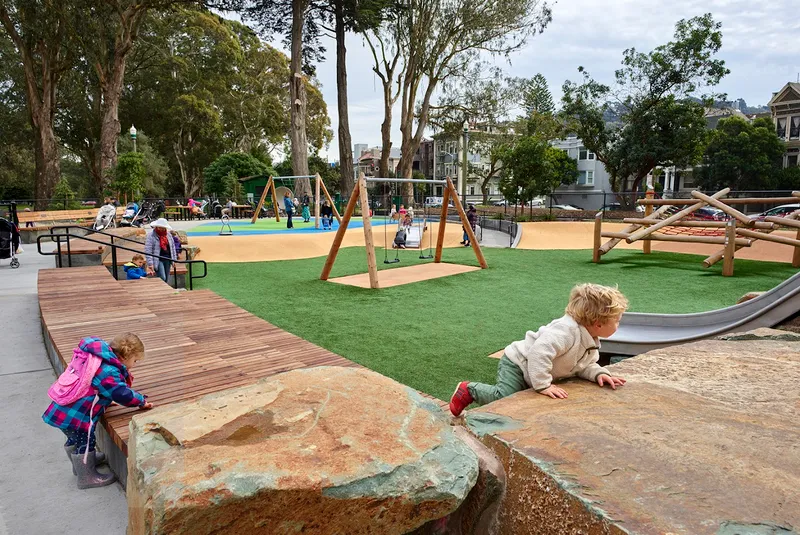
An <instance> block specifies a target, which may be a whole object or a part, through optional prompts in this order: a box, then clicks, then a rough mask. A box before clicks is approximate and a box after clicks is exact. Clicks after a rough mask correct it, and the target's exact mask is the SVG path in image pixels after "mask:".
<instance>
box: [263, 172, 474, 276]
mask: <svg viewBox="0 0 800 535" xmlns="http://www.w3.org/2000/svg"><path fill="white" fill-rule="evenodd" d="M370 182H395V183H412V184H438V185H441V186H444V200H443V202H442V212H441V216H440V219H439V228H438V235H437V239H436V252H435V253H434V258H433V261H434V263H436V264H440V263H441V262H442V248H443V246H444V234H445V228H446V225H447V209H448V203H449V201H450V200H453V201H455V202H454V204H455V207H456V209H457V211H458V215H459V217H460V219H461V224H462V226H463V227H464V230H465V231H466V233H467V236H468V237H469V241H470V244H471V246H472V250H473V251H474V252H475V257H476V258H477V260H478V263H479V264H480V266H481V268H482V269H486V268H487V267H488V265H487V264H486V259H485V258H484V256H483V251H481V246H480V244H478V240H477V239H476V237H475V233H474V232H473V230H472V226H471V225H470V224H469V221H468V220H467V214H466V212H464V207H463V206H462V205H461V203H460V202H459V199H458V192H457V191H456V189H455V186H453V181H452V180H450V177H447V178H446V179H445V180H423V179H411V178H372V177H370V178H367V177H366V176H364V174H363V173H361V174H360V175H359V177H358V182H357V183H356V185H355V187H354V188H353V192H352V194H351V195H350V199H349V201H348V202H347V208H345V211H344V216H343V218H342V219H341V220H340V222H339V228H338V229H337V231H336V236H335V237H334V239H333V243H332V244H331V249H330V252H329V253H328V258H327V259H326V261H325V266H324V267H323V268H322V274H321V275H320V280H328V278H329V276H330V273H331V270H332V269H333V264H334V262H336V255H337V254H338V253H339V248H340V247H341V245H342V240H343V239H344V235H345V232H346V231H347V225H348V224H349V223H350V219H351V218H352V217H353V213H354V212H355V208H356V203H357V202H359V201H360V202H361V208H362V218H363V221H364V243H365V245H366V248H367V266H368V270H369V287H370V288H372V289H378V288H380V284H379V281H378V263H377V259H376V256H375V244H374V243H373V236H372V222H371V218H370V210H369V206H370V203H369V194H368V192H367V183H370ZM265 191H266V190H265Z"/></svg>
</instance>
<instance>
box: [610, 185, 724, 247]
mask: <svg viewBox="0 0 800 535" xmlns="http://www.w3.org/2000/svg"><path fill="white" fill-rule="evenodd" d="M730 191H731V188H725V189H721V190H719V191H718V192H716V193H715V194H714V195H712V198H714V199H719V198H720V197H723V196H725V195H727V194H728V193H729V192H730ZM705 204H706V203H705V201H702V202H698V203H696V204H693V205H691V206H689V207H687V208H684V209H683V210H681V211H680V212H678V213H677V214H673V215H671V216H670V217H668V218H666V219H662V220H661V221H659V222H658V223H656V224H655V225H652V226H651V227H649V228H643V229H640V230H637V231H636V232H634V233H633V234H631V235H630V236H628V237H627V238H625V241H626V242H628V243H633V242H635V241H636V240H641V239H642V238H644V237H645V236H649V235H650V234H652V233H653V232H655V231H656V230H658V229H660V228H664V227H668V226H669V225H670V223H674V222H675V221H679V220H681V219H683V218H684V217H686V216H687V215H689V214H691V213H692V212H694V211H695V210H699V209H700V208H702V207H703V206H705Z"/></svg>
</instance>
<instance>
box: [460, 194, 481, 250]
mask: <svg viewBox="0 0 800 535" xmlns="http://www.w3.org/2000/svg"><path fill="white" fill-rule="evenodd" d="M467 221H468V222H469V226H470V227H472V233H473V234H475V224H476V223H477V221H478V211H477V210H475V206H473V205H471V204H470V205H469V209H467ZM461 243H462V244H463V245H464V247H469V246H470V245H472V244H471V243H470V241H469V234H467V229H464V240H463V241H462V242H461Z"/></svg>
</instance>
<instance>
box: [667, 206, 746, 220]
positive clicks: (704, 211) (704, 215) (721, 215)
mask: <svg viewBox="0 0 800 535" xmlns="http://www.w3.org/2000/svg"><path fill="white" fill-rule="evenodd" d="M685 208H686V206H670V207H669V208H667V210H666V212H664V217H669V216H671V215H674V214H677V213H678V212H680V211H681V210H683V209H685ZM686 219H693V220H696V221H727V220H728V219H730V216H729V215H728V214H726V213H725V212H723V211H722V210H719V209H717V208H712V207H710V206H704V207H703V208H700V209H698V210H695V211H694V212H693V213H691V214H690V215H689V216H687V217H686Z"/></svg>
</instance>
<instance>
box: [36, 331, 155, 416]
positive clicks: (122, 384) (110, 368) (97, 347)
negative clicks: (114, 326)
mask: <svg viewBox="0 0 800 535" xmlns="http://www.w3.org/2000/svg"><path fill="white" fill-rule="evenodd" d="M78 348H79V349H80V350H81V351H85V352H87V353H91V354H93V355H97V356H98V357H100V358H101V359H103V363H102V364H101V365H100V367H99V368H98V369H97V373H96V374H95V376H94V379H92V386H93V387H94V388H95V389H97V394H98V396H99V398H100V399H99V400H98V402H97V403H96V404H95V406H94V413H93V414H92V415H91V416H90V415H89V411H90V410H91V408H92V401H93V400H94V394H92V395H90V396H86V397H82V398H81V399H79V400H77V401H75V402H73V403H70V404H69V405H59V404H58V403H56V402H52V403H50V406H49V407H47V410H46V411H44V414H43V415H42V420H44V422H45V423H46V424H49V425H52V426H53V427H58V428H59V429H71V430H77V431H83V432H88V431H89V424H90V423H91V421H92V420H94V421H97V419H98V418H100V416H101V415H102V414H103V412H104V411H105V410H106V407H108V406H109V405H111V402H112V401H115V402H117V403H118V404H120V405H124V406H126V407H142V406H143V405H144V404H145V398H144V396H143V395H142V394H140V393H138V392H136V391H135V390H133V389H132V388H131V387H130V385H131V383H132V382H133V377H132V376H131V374H130V373H128V368H127V367H126V366H125V365H124V364H122V362H121V361H120V360H119V359H118V358H117V356H116V355H115V354H114V351H113V350H112V349H111V346H109V345H108V343H106V342H105V341H103V340H101V339H99V338H84V339H83V340H81V342H80V344H78Z"/></svg>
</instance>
